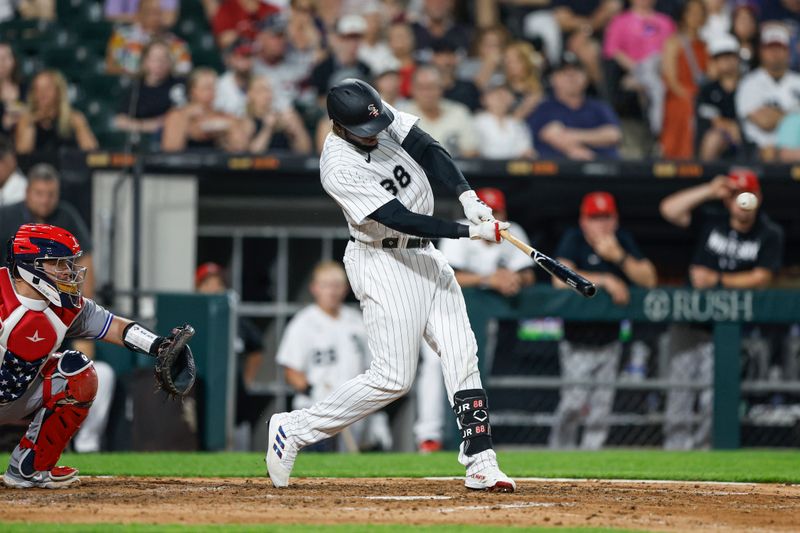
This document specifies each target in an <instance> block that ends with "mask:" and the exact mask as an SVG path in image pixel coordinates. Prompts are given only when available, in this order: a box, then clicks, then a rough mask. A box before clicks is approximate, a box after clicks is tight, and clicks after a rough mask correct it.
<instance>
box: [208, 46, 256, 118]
mask: <svg viewBox="0 0 800 533" xmlns="http://www.w3.org/2000/svg"><path fill="white" fill-rule="evenodd" d="M225 63H226V66H227V68H228V70H227V71H225V73H224V74H223V75H222V76H220V77H219V79H218V80H217V93H216V98H214V109H216V110H217V111H222V112H223V113H227V114H229V115H234V116H237V117H243V116H244V115H245V108H246V107H247V88H248V86H249V85H250V78H251V77H252V75H253V46H252V44H250V43H249V42H247V41H245V40H243V39H237V40H236V42H234V43H233V44H232V45H231V46H230V48H228V51H227V54H226V57H225Z"/></svg>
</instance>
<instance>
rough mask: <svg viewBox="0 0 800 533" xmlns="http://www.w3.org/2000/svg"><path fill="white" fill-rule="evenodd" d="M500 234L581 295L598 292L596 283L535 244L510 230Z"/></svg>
mask: <svg viewBox="0 0 800 533" xmlns="http://www.w3.org/2000/svg"><path fill="white" fill-rule="evenodd" d="M500 235H502V236H503V238H504V239H505V240H507V241H508V242H510V243H511V244H513V245H514V246H516V247H517V248H519V249H520V250H522V251H523V252H525V253H526V254H527V255H529V256H531V259H533V262H534V263H536V264H537V265H539V266H540V267H542V268H543V269H545V270H546V271H547V272H549V273H550V274H551V275H552V276H555V277H557V278H558V279H560V280H561V281H563V282H564V283H566V284H567V285H569V286H570V287H572V288H573V289H575V291H576V292H578V294H580V295H581V296H584V297H586V298H591V297H592V296H594V295H595V294H596V293H597V287H595V285H594V283H592V282H591V281H589V280H588V279H586V278H584V277H583V276H581V275H580V274H578V273H577V272H575V271H574V270H572V269H571V268H569V267H566V266H564V265H562V264H561V263H559V262H558V261H556V260H555V259H553V258H552V257H549V256H547V255H545V254H543V253H542V252H540V251H539V250H537V249H536V248H534V247H533V246H530V245H529V244H525V243H524V242H522V241H521V240H519V239H518V238H516V237H514V236H513V235H512V234H511V233H509V232H508V230H505V229H504V230H500Z"/></svg>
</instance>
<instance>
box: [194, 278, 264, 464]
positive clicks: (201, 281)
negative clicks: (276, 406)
mask: <svg viewBox="0 0 800 533" xmlns="http://www.w3.org/2000/svg"><path fill="white" fill-rule="evenodd" d="M194 287H195V290H196V291H197V292H199V293H202V294H224V293H225V292H227V290H228V285H227V283H226V282H225V276H224V271H223V269H222V267H221V266H220V265H218V264H217V263H212V262H208V263H203V264H201V265H200V266H199V267H197V270H195V274H194ZM261 339H262V333H261V331H260V330H259V329H258V327H257V326H256V325H255V324H253V322H252V321H250V320H249V319H247V318H246V317H242V316H240V317H238V320H237V322H236V339H235V341H234V351H235V352H236V356H237V358H238V362H237V363H238V364H237V366H236V370H237V372H236V430H235V431H236V432H235V434H234V439H233V440H234V442H233V446H234V449H235V450H250V449H251V442H250V441H251V438H252V432H253V424H255V423H256V421H257V420H258V418H259V416H260V415H261V412H262V411H263V410H264V408H265V407H266V406H267V401H266V400H265V399H264V398H263V396H258V395H255V394H251V393H250V387H251V386H252V385H253V383H255V380H256V376H257V375H258V371H259V369H260V368H261V363H262V362H263V360H264V354H263V353H262V350H263V348H264V345H263V343H262V341H261Z"/></svg>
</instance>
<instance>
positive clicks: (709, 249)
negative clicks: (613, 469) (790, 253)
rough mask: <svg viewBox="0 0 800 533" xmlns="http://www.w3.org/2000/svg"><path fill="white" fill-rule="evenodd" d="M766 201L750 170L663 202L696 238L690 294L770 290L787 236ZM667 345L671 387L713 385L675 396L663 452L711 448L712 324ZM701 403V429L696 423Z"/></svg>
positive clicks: (681, 329)
mask: <svg viewBox="0 0 800 533" xmlns="http://www.w3.org/2000/svg"><path fill="white" fill-rule="evenodd" d="M742 192H751V193H753V194H755V195H756V197H757V198H758V205H757V207H756V209H753V210H751V211H746V210H744V209H742V208H741V207H740V206H739V205H738V204H737V203H736V197H737V196H738V195H739V194H740V193H742ZM763 198H764V197H763V195H762V193H761V184H760V182H759V179H758V176H757V175H756V174H755V172H753V171H752V170H748V169H738V170H734V171H732V172H731V173H730V174H729V175H727V176H717V177H716V178H714V179H713V180H711V181H710V182H708V183H703V184H702V185H697V186H694V187H689V188H688V189H684V190H682V191H678V192H676V193H673V194H671V195H669V196H667V197H666V198H664V200H663V201H662V202H661V214H662V216H663V217H664V218H665V219H666V220H667V221H668V222H670V223H672V224H674V225H676V226H678V227H681V228H686V229H688V230H690V231H691V232H692V234H693V235H696V236H697V241H696V244H695V248H694V251H693V253H692V259H691V263H690V265H689V283H690V284H691V286H692V287H694V288H695V289H713V288H715V287H723V288H728V289H763V288H766V287H768V286H769V284H770V283H771V282H772V280H773V278H774V277H775V275H776V274H777V273H778V271H779V270H780V267H781V263H782V261H783V229H781V227H780V226H778V225H777V224H775V222H773V221H772V219H770V218H769V216H767V214H766V213H764V212H763V211H761V210H760V207H761V203H762V201H763ZM712 202H713V203H712ZM719 202H721V203H722V205H719ZM669 346H670V348H669V353H670V354H671V360H670V365H669V380H670V381H674V382H677V383H703V384H706V385H709V386H708V387H706V388H704V389H702V390H701V391H699V392H698V391H695V390H685V389H676V388H671V389H669V392H668V393H667V406H666V420H665V424H664V435H665V440H664V447H665V448H668V449H692V448H698V447H707V446H709V445H710V443H711V410H712V406H713V389H712V387H711V386H710V384H711V383H712V381H713V375H714V344H713V342H712V339H711V325H707V324H674V325H672V326H670V330H669ZM695 403H697V405H698V415H700V416H699V419H700V423H699V424H695V423H694V422H692V418H693V416H692V415H693V412H694V409H695Z"/></svg>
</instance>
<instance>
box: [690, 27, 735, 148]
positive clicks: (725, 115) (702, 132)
mask: <svg viewBox="0 0 800 533" xmlns="http://www.w3.org/2000/svg"><path fill="white" fill-rule="evenodd" d="M708 51H709V54H710V55H711V70H712V71H714V72H715V73H716V76H717V79H716V80H713V81H708V82H706V83H705V84H704V85H703V86H702V87H701V88H700V94H699V95H698V96H697V113H696V115H697V141H698V142H699V148H698V155H699V157H700V160H702V161H716V160H718V159H729V158H731V157H734V156H736V155H737V153H739V152H740V151H741V150H742V148H743V147H742V130H741V128H740V127H739V119H738V117H737V116H736V103H735V99H734V95H735V94H736V88H737V87H738V85H739V43H738V42H737V41H736V38H735V37H733V36H732V35H730V34H728V35H720V36H716V37H714V38H713V40H712V41H711V42H710V43H709V45H708Z"/></svg>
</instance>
